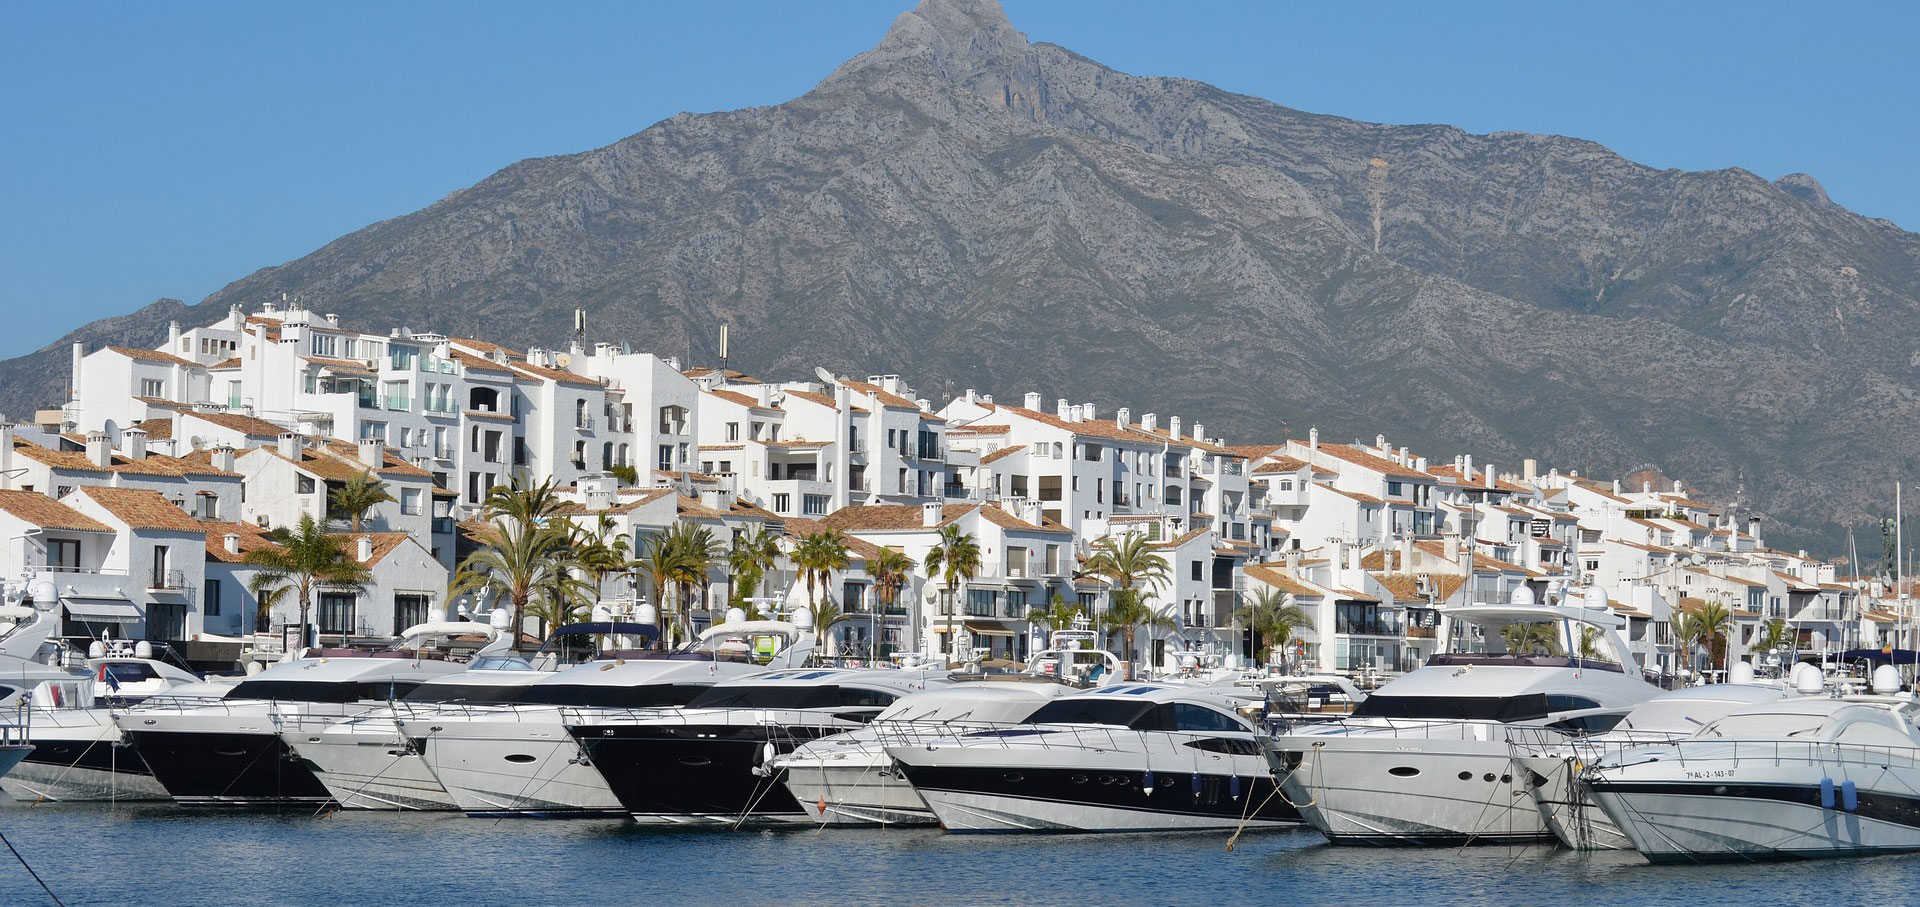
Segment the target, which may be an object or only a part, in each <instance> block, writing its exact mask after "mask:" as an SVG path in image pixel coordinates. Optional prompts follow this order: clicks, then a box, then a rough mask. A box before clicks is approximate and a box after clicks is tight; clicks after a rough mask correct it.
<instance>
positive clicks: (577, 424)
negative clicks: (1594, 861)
mask: <svg viewBox="0 0 1920 907" xmlns="http://www.w3.org/2000/svg"><path fill="white" fill-rule="evenodd" d="M573 427H574V428H577V429H579V430H581V431H593V417H592V416H581V417H580V418H578V419H575V420H573Z"/></svg>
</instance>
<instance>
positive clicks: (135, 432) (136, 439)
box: [120, 428, 147, 460]
mask: <svg viewBox="0 0 1920 907" xmlns="http://www.w3.org/2000/svg"><path fill="white" fill-rule="evenodd" d="M120 449H121V450H124V451H126V452H127V459H129V460H144V459H146V458H147V430H146V429H144V428H128V429H122V430H121V432H120Z"/></svg>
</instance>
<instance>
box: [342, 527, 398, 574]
mask: <svg viewBox="0 0 1920 907" xmlns="http://www.w3.org/2000/svg"><path fill="white" fill-rule="evenodd" d="M362 535H364V536H366V537H367V538H369V539H371V540H372V541H373V550H372V551H371V552H369V554H370V555H371V557H368V558H367V559H366V561H365V563H366V564H367V566H373V565H374V564H378V563H380V562H381V561H383V560H386V557H387V555H389V554H392V553H393V552H394V551H395V550H397V549H398V548H399V547H400V546H401V545H404V544H406V543H407V542H409V541H411V540H412V539H413V536H412V535H410V534H408V533H405V532H362V533H359V534H355V533H352V532H336V533H333V537H334V538H337V539H340V540H341V542H342V545H341V547H342V548H343V549H344V550H345V551H346V552H347V556H348V557H355V556H357V555H358V554H359V553H360V547H359V546H360V541H359V539H360V536H362Z"/></svg>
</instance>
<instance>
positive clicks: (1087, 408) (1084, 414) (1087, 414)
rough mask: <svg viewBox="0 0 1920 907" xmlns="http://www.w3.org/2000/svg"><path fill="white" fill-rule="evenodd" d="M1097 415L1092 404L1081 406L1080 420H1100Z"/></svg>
mask: <svg viewBox="0 0 1920 907" xmlns="http://www.w3.org/2000/svg"><path fill="white" fill-rule="evenodd" d="M1095 413H1096V411H1095V410H1094V408H1093V404H1091V403H1082V404H1080V418H1081V419H1082V420H1083V421H1087V422H1092V421H1093V420H1095V419H1098V418H1100V417H1099V416H1098V415H1096V414H1095Z"/></svg>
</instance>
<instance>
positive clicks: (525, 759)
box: [507, 753, 536, 765]
mask: <svg viewBox="0 0 1920 907" xmlns="http://www.w3.org/2000/svg"><path fill="white" fill-rule="evenodd" d="M535 758H536V757H534V756H529V755H527V754H526V753H514V754H513V755H511V756H508V757H507V761H508V762H518V763H520V764H522V765H525V764H526V763H529V762H532V761H534V759H535Z"/></svg>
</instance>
